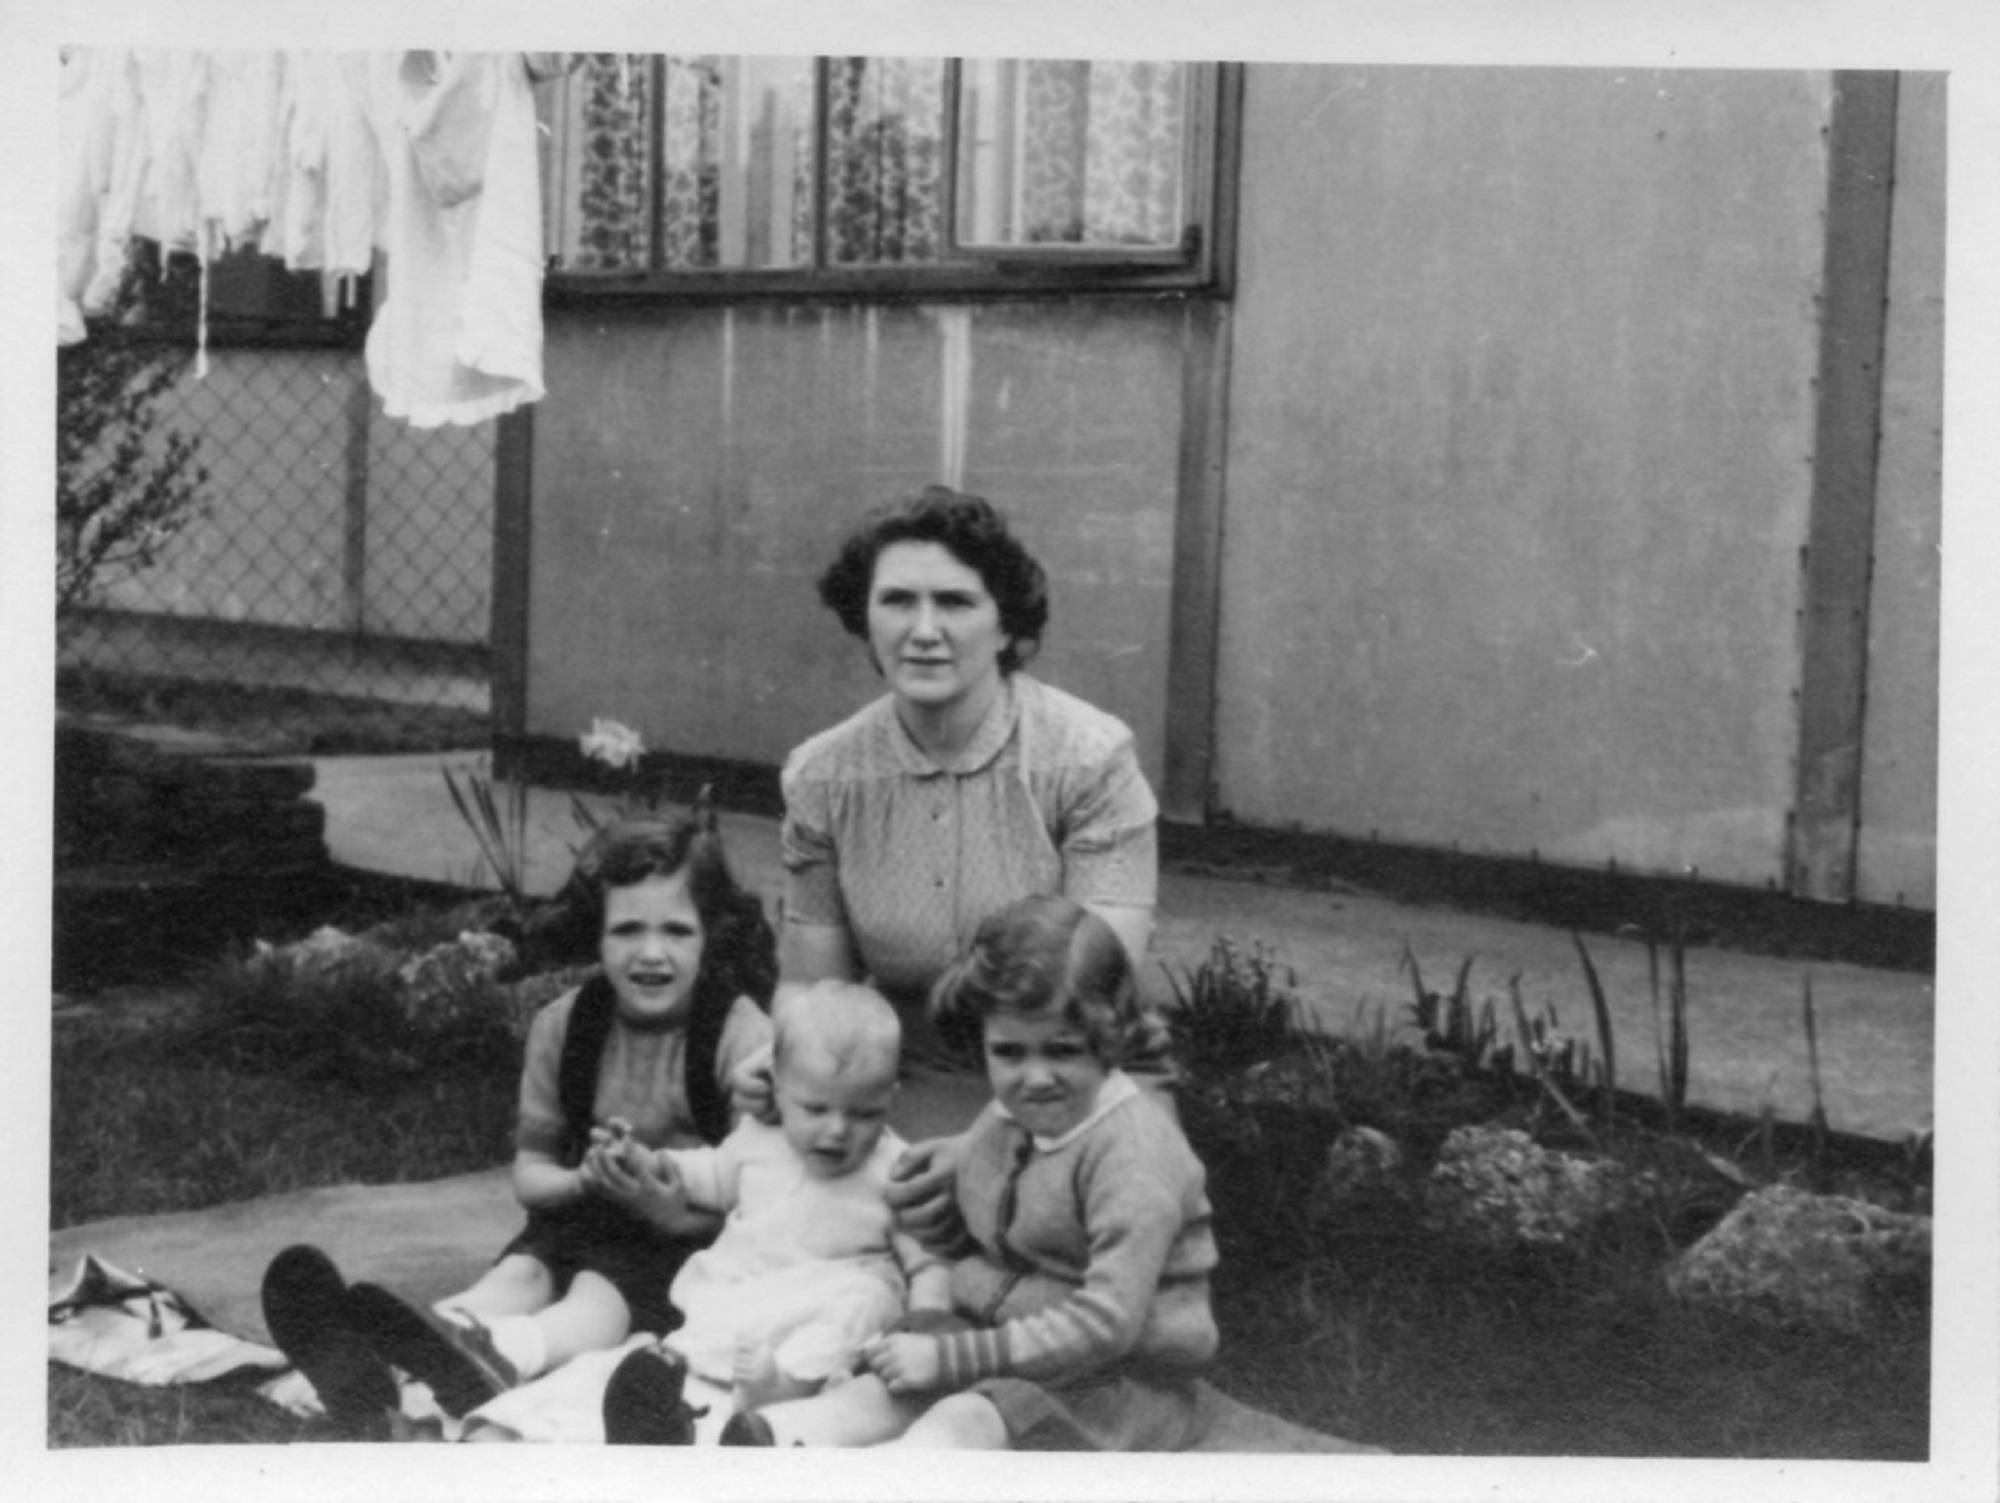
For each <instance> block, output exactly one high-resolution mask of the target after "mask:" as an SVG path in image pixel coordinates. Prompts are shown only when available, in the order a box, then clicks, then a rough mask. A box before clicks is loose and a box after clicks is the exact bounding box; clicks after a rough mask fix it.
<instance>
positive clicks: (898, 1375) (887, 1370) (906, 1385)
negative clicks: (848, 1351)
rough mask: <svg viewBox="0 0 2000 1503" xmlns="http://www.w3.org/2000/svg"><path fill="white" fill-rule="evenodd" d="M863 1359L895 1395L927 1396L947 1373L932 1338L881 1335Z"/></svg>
mask: <svg viewBox="0 0 2000 1503" xmlns="http://www.w3.org/2000/svg"><path fill="white" fill-rule="evenodd" d="M861 1356H862V1360H863V1361H865V1362H866V1363H867V1364H868V1370H869V1371H870V1372H872V1373H874V1374H875V1376H876V1377H878V1378H880V1379H881V1380H882V1386H883V1387H885V1388H887V1389H888V1390H889V1392H891V1393H893V1394H906V1393H923V1392H925V1391H926V1390H928V1389H932V1388H935V1387H937V1385H938V1379H939V1378H940V1377H942V1376H943V1373H944V1362H943V1359H942V1358H941V1357H940V1356H939V1354H938V1344H937V1343H936V1342H935V1341H933V1340H931V1338H930V1337H928V1336H878V1337H876V1339H875V1340H874V1341H872V1342H870V1343H869V1344H868V1345H867V1346H865V1347H863V1348H862V1351H861Z"/></svg>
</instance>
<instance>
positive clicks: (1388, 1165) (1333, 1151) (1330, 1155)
mask: <svg viewBox="0 0 2000 1503" xmlns="http://www.w3.org/2000/svg"><path fill="white" fill-rule="evenodd" d="M1402 1163H1403V1150H1402V1149H1401V1148H1400V1147H1398V1146H1397V1144H1396V1140H1395V1139H1394V1138H1392V1137H1390V1136H1389V1135H1388V1134H1387V1133H1385V1132H1382V1131H1380V1130H1379V1129H1377V1128H1373V1127H1350V1128H1346V1129H1344V1130H1343V1131H1342V1132H1341V1134H1340V1136H1339V1137H1337V1138H1335V1139H1334V1140H1333V1142H1332V1144H1331V1145H1329V1146H1328V1148H1327V1150H1326V1168H1325V1170H1324V1171H1323V1172H1322V1173H1321V1175H1320V1180H1319V1190H1320V1194H1321V1195H1322V1196H1323V1197H1324V1198H1326V1199H1328V1200H1335V1201H1339V1200H1349V1199H1352V1198H1354V1197H1355V1196H1358V1195H1371V1194H1374V1193H1376V1192H1378V1191H1381V1190H1385V1189H1387V1188H1389V1187H1390V1186H1391V1185H1393V1184H1394V1182H1395V1179H1396V1171H1397V1170H1398V1169H1400V1168H1401V1167H1402Z"/></svg>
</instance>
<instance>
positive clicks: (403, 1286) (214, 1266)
mask: <svg viewBox="0 0 2000 1503" xmlns="http://www.w3.org/2000/svg"><path fill="white" fill-rule="evenodd" d="M911 1094H912V1096H914V1097H915V1098H916V1099H909V1098H907V1097H906V1100H905V1102H904V1103H901V1105H902V1106H903V1107H904V1108H905V1109H904V1110H899V1112H898V1113H897V1117H898V1119H899V1121H898V1127H899V1129H901V1130H904V1131H905V1135H906V1136H910V1135H912V1132H914V1134H915V1135H916V1136H923V1135H928V1134H930V1133H935V1132H945V1131H952V1130H955V1127H956V1126H957V1125H962V1119H964V1118H969V1116H970V1115H971V1112H972V1111H976V1110H977V1108H978V1101H977V1099H974V1100H973V1101H972V1102H971V1104H970V1108H969V1110H968V1109H957V1108H954V1109H950V1110H947V1109H946V1103H945V1099H944V1097H943V1096H942V1095H940V1096H939V1099H938V1101H936V1102H926V1101H924V1100H923V1098H924V1097H925V1096H927V1095H931V1094H933V1092H929V1091H925V1090H922V1089H919V1090H918V1091H916V1092H913V1093H911ZM520 1220H521V1212H520V1208H519V1207H518V1206H517V1205H516V1203H515V1200H514V1195H513V1190H512V1185H511V1181H510V1179H509V1176H508V1173H507V1171H506V1170H505V1169H504V1168H503V1169H492V1170H487V1171H484V1172H481V1173H477V1174H464V1175H458V1176H455V1177H453V1178H450V1179H442V1180H433V1181H429V1182H427V1183H423V1184H397V1185H340V1186H336V1187H333V1188H330V1189H317V1190H300V1191H295V1192H293V1193H291V1194H286V1195H271V1196H265V1197H263V1198H261V1199H258V1200H254V1201H244V1202H239V1203H237V1204H234V1205H224V1206H215V1207H211V1208H209V1209H206V1210H200V1211H184V1212H177V1213H172V1214H168V1215H159V1216H125V1217H118V1218H115V1219H112V1220H107V1221H96V1222H91V1223H89V1224H87V1225H84V1226H75V1227H69V1228H66V1229H64V1230H62V1231H58V1232H55V1233H52V1234H51V1236H50V1238H49V1261H48V1271H49V1299H50V1322H51V1324H50V1356H51V1357H52V1358H54V1359H56V1360H60V1361H64V1362H68V1363H71V1364H72V1365H75V1366H79V1367H85V1368H89V1369H90V1370H92V1371H97V1372H106V1373H111V1374H113V1375H116V1376H120V1377H125V1378H128V1379H130V1380H132V1381H135V1382H152V1383H165V1382H191V1381H198V1380H201V1379H205V1378H210V1377H215V1376H219V1375H220V1374H221V1373H223V1372H227V1371H231V1370H233V1369H235V1368H239V1367H243V1366H256V1367H264V1368H269V1369H272V1370H273V1371H279V1370H283V1369H284V1367H285V1364H284V1359H283V1358H282V1357H281V1356H280V1355H279V1354H278V1353H277V1352H276V1351H275V1350H273V1349H272V1347H271V1346H270V1335H269V1333H268V1332H267V1331H266V1330H265V1327H264V1315H263V1310H262V1308H261V1307H260V1304H259V1297H258V1291H259V1288H260V1285H261V1283H262V1281H263V1277H264V1269H265V1267H266V1266H267V1265H268V1264H269V1263H270V1261H271V1259H272V1258H274V1257H276V1256H277V1254H278V1253H279V1251H280V1250H282V1249H283V1248H285V1247H288V1246H290V1245H291V1244H292V1243H294V1242H310V1243H312V1244H314V1245H316V1246H318V1247H320V1248H322V1249H324V1250H325V1252H326V1253H327V1254H328V1256H330V1257H331V1258H332V1259H333V1260H334V1262H335V1263H336V1264H337V1265H339V1267H340V1269H341V1270H342V1272H343V1273H345V1274H346V1275H347V1277H348V1278H350V1279H354V1280H361V1279H370V1280H373V1281H375V1282H377V1283H382V1284H386V1285H388V1286H389V1287H391V1288H394V1289H396V1290H399V1291H401V1292H402V1293H404V1294H406V1295H408V1296H410V1297H411V1298H413V1299H417V1300H422V1301H425V1302H429V1301H431V1300H436V1299H441V1298H443V1297H444V1296H445V1295H447V1294H450V1293H452V1292H454V1291H455V1290H458V1289H462V1288H464V1287H465V1286H466V1285H467V1284H469V1283H470V1282H471V1281H472V1280H473V1279H474V1278H475V1277H477V1276H478V1274H479V1272H480V1271H481V1270H482V1269H483V1268H484V1267H485V1266H486V1265H487V1263H489V1262H490V1261H491V1260H492V1258H493V1257H494V1256H495V1254H497V1253H498V1251H499V1250H500V1248H501V1247H502V1246H503V1245H505V1243H506V1241H507V1239H508V1238H509V1237H511V1236H512V1235H513V1234H514V1232H515V1231H516V1230H518V1228H519V1225H520ZM86 1317H87V1318H86ZM614 1361H615V1355H603V1356H601V1357H600V1358H598V1359H594V1360H593V1359H579V1361H578V1362H576V1363H572V1364H570V1367H571V1368H572V1369H575V1370H574V1371H569V1370H565V1371H564V1372H562V1373H558V1374H553V1375H551V1377H550V1378H548V1379H544V1380H542V1381H541V1382H540V1383H537V1384H530V1385H528V1390H539V1392H535V1393H529V1392H528V1390H520V1391H519V1392H520V1393H521V1394H523V1395H524V1396H525V1397H524V1398H520V1399H517V1398H515V1397H514V1396H512V1395H507V1396H503V1397H502V1399H500V1400H497V1401H496V1407H497V1408H498V1409H500V1410H502V1411H504V1412H503V1413H496V1414H495V1415H494V1416H493V1418H494V1419H495V1420H496V1421H499V1422H503V1423H506V1424H508V1425H509V1426H510V1428H513V1429H516V1430H517V1431H519V1432H521V1433H522V1434H523V1435H524V1437H525V1438H527V1439H544V1440H589V1439H595V1438H601V1430H600V1429H598V1428H597V1426H598V1423H599V1422H598V1419H597V1405H598V1402H599V1399H600V1397H601V1395H602V1392H603V1384H604V1380H605V1378H606V1376H607V1375H608V1373H609V1369H610V1365H611V1364H612V1362H614ZM296 1380H297V1374H292V1373H289V1372H287V1373H285V1375H284V1377H282V1378H280V1379H279V1380H277V1381H276V1382H275V1383H274V1384H273V1385H271V1386H269V1387H267V1389H266V1391H267V1392H268V1393H269V1394H270V1396H271V1397H272V1398H273V1400H274V1401H276V1402H280V1403H285V1404H287V1405H288V1407H290V1406H293V1405H295V1404H296V1403H298V1402H299V1400H300V1397H301V1394H300V1389H301V1387H302V1386H303V1385H302V1384H301V1383H299V1382H298V1381H296ZM288 1384H289V1386H288ZM304 1391H305V1394H307V1395H309V1393H310V1389H309V1388H305V1390H304ZM691 1397H692V1395H691ZM1203 1408H1204V1414H1205V1417H1206V1424H1205V1427H1204V1433H1203V1438H1202V1441H1201V1443H1200V1445H1199V1446H1197V1447H1196V1449H1198V1450H1203V1451H1224V1452H1237V1451H1246V1452H1292V1451H1300V1452H1305V1451H1313V1452H1319V1451H1364V1450H1368V1449H1370V1448H1369V1447H1364V1446H1358V1445H1355V1444H1353V1443H1351V1442H1348V1441H1344V1440H1339V1439H1337V1438H1335V1437H1333V1436H1328V1435H1322V1434H1319V1433H1317V1432H1315V1431H1312V1430H1308V1429H1304V1428H1302V1427H1300V1426H1297V1425H1293V1424H1290V1423H1288V1422H1287V1421H1285V1420H1282V1419H1279V1418H1278V1417H1277V1416H1275V1415H1272V1414H1267V1413H1264V1412H1263V1411H1261V1410H1257V1409H1253V1408H1251V1407H1249V1406H1248V1405H1246V1404H1242V1403H1239V1402H1238V1401H1236V1400H1234V1399H1232V1398H1230V1397H1229V1396H1228V1395H1226V1394H1224V1393H1222V1392H1221V1391H1220V1390H1218V1389H1215V1388H1213V1387H1212V1386H1208V1385H1205V1386H1204V1393H1203ZM718 1412H719V1411H718Z"/></svg>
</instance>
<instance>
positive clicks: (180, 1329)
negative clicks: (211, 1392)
mask: <svg viewBox="0 0 2000 1503" xmlns="http://www.w3.org/2000/svg"><path fill="white" fill-rule="evenodd" d="M49 1357H50V1359H51V1360H52V1361H56V1362H63V1363H67V1364H68V1365H69V1366H71V1367H80V1368H82V1369H83V1370H84V1371H86V1372H93V1373H101V1374H103V1375H104V1376H105V1377H108V1378H123V1379H124V1380H125V1381H126V1382H128V1383H145V1384H149V1385H162V1384H167V1383H204V1382H207V1381H209V1380H210V1379H212V1378H220V1377H223V1376H225V1375H226V1374H229V1373H233V1372H238V1371H240V1370H242V1369H243V1368H246V1367H249V1368H261V1369H278V1368H282V1367H284V1365H285V1358H284V1355H283V1354H282V1353H280V1352H278V1351H277V1350H275V1349H274V1348H271V1347H268V1346H263V1345H260V1344H259V1343H257V1342H254V1341H245V1340H244V1339H243V1338H242V1337H240V1336H232V1335H230V1334H229V1333H228V1332H227V1331H218V1330H216V1329H215V1328H214V1327H213V1326H211V1325H210V1324H209V1323H208V1322H207V1321H206V1320H204V1319H203V1318H202V1316H201V1314H200V1313H199V1312H198V1311H196V1310H195V1308H194V1307H193V1306H192V1305H190V1304H189V1303H188V1302H187V1300H186V1299H184V1298H183V1297H182V1296H181V1295H180V1294H179V1293H177V1292H176V1291H175V1290H172V1289H169V1288H167V1287H166V1286H164V1285H162V1284H159V1283H156V1282H155V1281H154V1280H152V1279H149V1278H147V1277H146V1276H145V1275H144V1274H139V1273H133V1272H131V1271H130V1270H128V1269H124V1268H121V1267H119V1266H118V1265H117V1264H116V1263H112V1262H110V1261H108V1260H106V1259H104V1258H100V1257H98V1256H97V1255H96V1254H94V1253H85V1254H84V1255H83V1256H82V1257H80V1258H78V1259H77V1260H76V1264H75V1266H74V1268H73V1270H72V1271H71V1272H70V1273H69V1274H68V1275H67V1276H65V1277H64V1278H62V1279H61V1280H60V1281H59V1282H57V1283H54V1284H52V1285H51V1286H50V1289H49Z"/></svg>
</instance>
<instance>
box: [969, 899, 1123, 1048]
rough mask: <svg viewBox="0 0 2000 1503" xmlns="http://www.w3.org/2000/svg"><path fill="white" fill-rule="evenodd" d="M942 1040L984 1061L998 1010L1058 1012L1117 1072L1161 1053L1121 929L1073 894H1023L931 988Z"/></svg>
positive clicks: (982, 927) (974, 938)
mask: <svg viewBox="0 0 2000 1503" xmlns="http://www.w3.org/2000/svg"><path fill="white" fill-rule="evenodd" d="M930 1005H931V1016H932V1018H933V1020H934V1021H935V1022H936V1024H937V1028H938V1034H939V1036H940V1037H941V1038H943V1039H944V1040H946V1042H947V1043H949V1044H951V1045H952V1046H953V1047H955V1048H957V1049H960V1050H963V1051H965V1052H966V1053H967V1054H969V1055H972V1056H977V1055H978V1054H979V1053H980V1052H981V1049H982V1047H983V1036H984V1032H985V1022H986V1019H987V1018H988V1017H989V1016H990V1015H992V1014H994V1013H1013V1014H1041V1013H1050V1012H1053V1013H1054V1014H1056V1015H1057V1016H1058V1017H1060V1018H1061V1019H1062V1020H1063V1022H1065V1023H1067V1024H1068V1025H1070V1026H1071V1027H1073V1028H1075V1029H1077V1030H1078V1031H1079V1032H1081V1033H1082V1034H1083V1035H1084V1037H1085V1038H1087V1039H1088V1040H1089V1041H1090V1050H1091V1053H1093V1054H1094V1055H1096V1056H1097V1058H1098V1060H1099V1061H1100V1062H1102V1063H1103V1064H1104V1066H1105V1067H1106V1068H1107V1069H1109V1068H1112V1067H1114V1066H1117V1065H1121V1064H1123V1063H1124V1062H1125V1061H1127V1060H1129V1059H1134V1058H1138V1057H1141V1056H1144V1055H1148V1054H1152V1053H1155V1052H1157V1051H1158V1049H1159V1047H1160V1044H1161V1039H1160V1026H1161V1025H1160V1023H1159V1021H1158V1020H1157V1019H1156V1018H1154V1017H1153V1015H1152V1014H1151V1013H1150V1012H1149V1011H1148V1010H1147V1009H1146V1008H1145V1007H1143V1006H1142V1005H1141V1004H1140V1001H1139V990H1138V978H1137V977H1136V976H1135V975H1134V973H1133V969H1132V958H1131V956H1130V955H1129V954H1127V953H1126V950H1125V945H1124V943H1123V941H1121V940H1120V939H1119V938H1118V935H1117V934H1116V933H1115V932H1114V931H1113V930H1112V928H1111V926H1110V925H1109V924H1107V923H1105V922H1104V920H1103V919H1101V918H1099V917H1098V916H1097V915H1096V914H1094V913H1092V912H1091V911H1090V910H1089V909H1088V908H1086V907H1084V906H1083V905H1082V904H1081V903H1078V902H1076V901H1074V900H1072V899H1070V898H1062V897H1035V898H1022V899H1020V900H1018V901H1017V902H1013V903H1009V904H1008V905H1007V906H1006V907H1005V908H1002V909H1000V910H999V911H998V912H996V913H994V914H992V915H990V916H989V917H988V918H987V919H985V921H983V922H982V923H981V924H980V926H979V928H978V930H977V932H975V933H974V935H973V936H972V943H971V944H970V945H969V946H968V947H967V948H966V951H965V953H964V954H963V955H961V956H960V957H959V958H958V960H957V961H955V962H954V963H953V964H952V966H951V968H950V969H949V970H947V971H946V972H945V973H944V975H942V976H941V977H939V978H938V983H937V985H936V986H935V987H934V988H933V989H932V991H931V1003H930Z"/></svg>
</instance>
